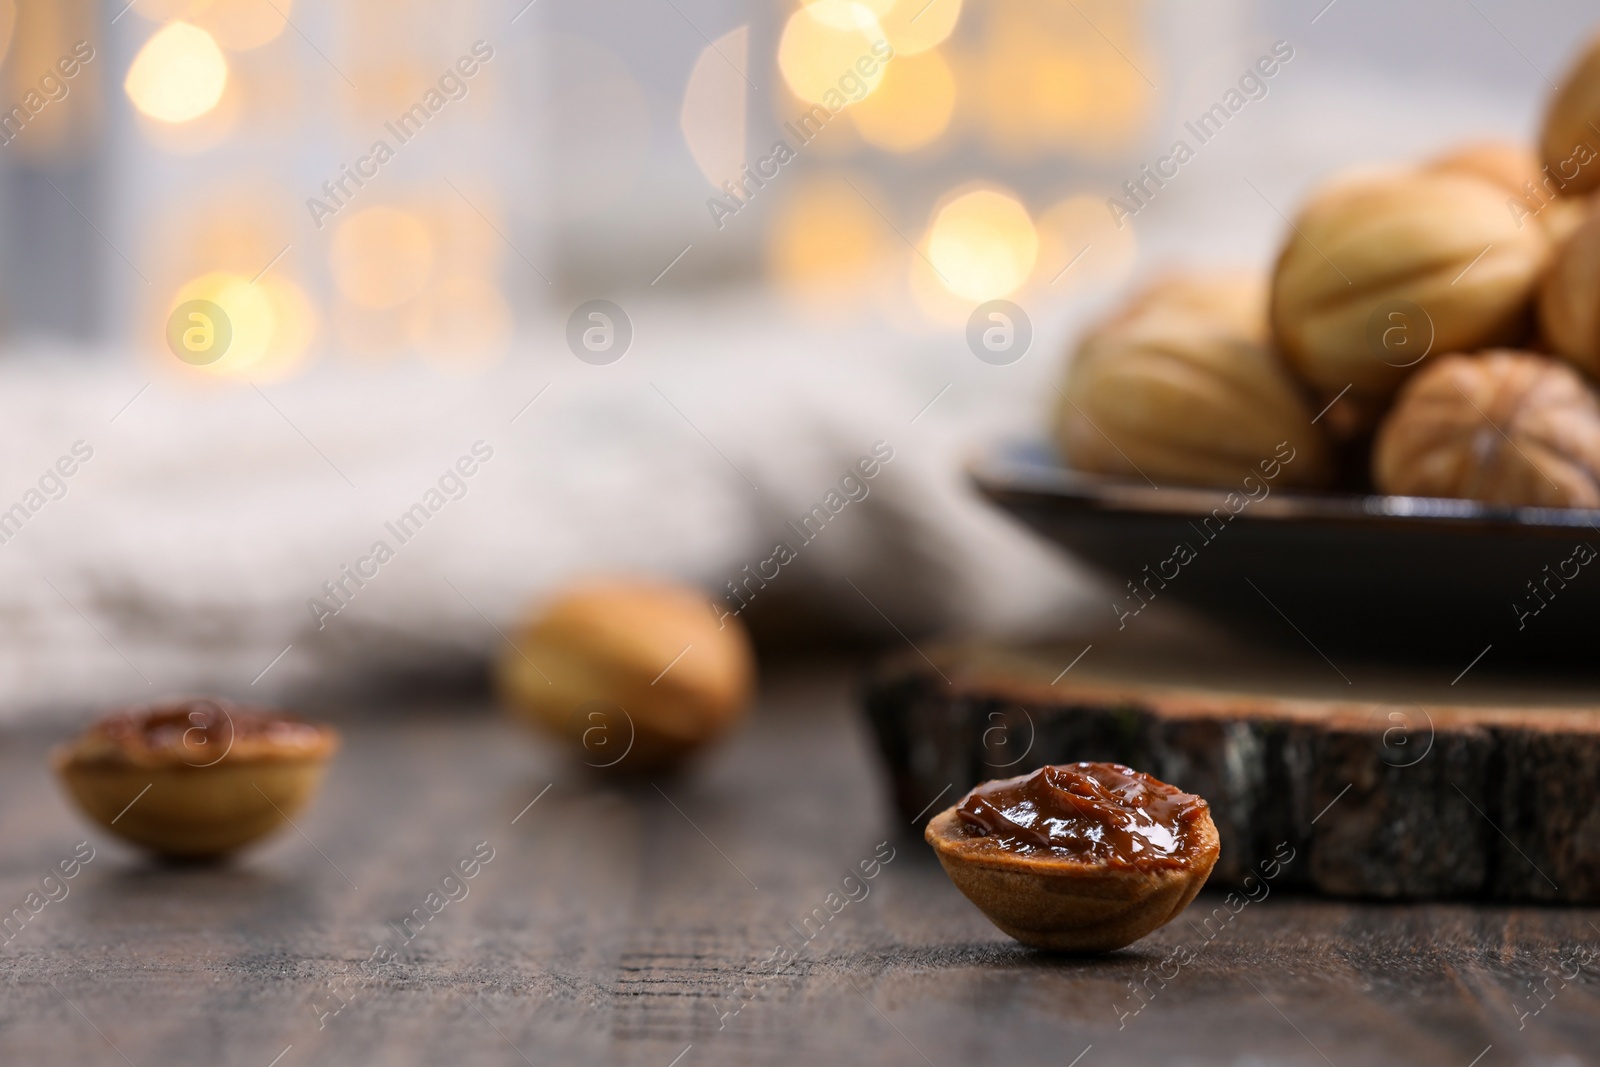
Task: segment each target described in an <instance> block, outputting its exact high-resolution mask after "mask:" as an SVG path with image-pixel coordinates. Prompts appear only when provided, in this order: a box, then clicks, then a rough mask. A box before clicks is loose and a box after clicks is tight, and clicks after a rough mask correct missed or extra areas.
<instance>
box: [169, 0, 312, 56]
mask: <svg viewBox="0 0 1600 1067" xmlns="http://www.w3.org/2000/svg"><path fill="white" fill-rule="evenodd" d="M293 9H294V0H271V2H270V3H269V2H268V0H209V2H207V3H205V4H204V5H203V6H202V7H201V9H200V10H199V11H197V12H196V13H195V14H194V15H193V16H191V17H192V18H193V20H194V22H195V24H196V25H198V26H200V27H202V28H204V29H205V30H207V31H208V32H209V33H210V34H211V36H212V37H214V38H216V41H217V43H218V44H219V45H221V46H222V47H223V48H227V49H230V50H232V51H235V52H244V51H248V50H249V49H252V48H260V47H261V46H262V45H264V44H266V43H267V42H269V41H272V40H274V39H276V38H277V36H278V35H279V34H281V33H282V32H283V28H284V26H286V25H287V24H288V21H289V17H290V13H291V12H292V11H293Z"/></svg>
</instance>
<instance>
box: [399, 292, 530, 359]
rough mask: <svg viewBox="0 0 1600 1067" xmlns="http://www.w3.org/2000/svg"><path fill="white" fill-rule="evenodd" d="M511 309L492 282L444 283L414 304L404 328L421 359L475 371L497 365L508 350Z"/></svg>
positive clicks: (509, 345)
mask: <svg viewBox="0 0 1600 1067" xmlns="http://www.w3.org/2000/svg"><path fill="white" fill-rule="evenodd" d="M513 325H514V324H513V322H512V317H511V308H510V306H509V305H508V304H507V303H506V300H505V297H504V296H502V295H501V293H500V289H499V287H498V286H496V285H495V284H494V283H493V282H491V281H488V280H487V279H484V278H477V277H471V276H457V277H452V278H445V279H444V280H443V281H441V282H439V284H437V285H433V286H430V287H429V288H428V292H427V293H426V294H425V295H424V296H423V298H422V299H421V300H419V301H418V302H417V307H416V310H415V312H414V313H413V314H412V315H411V316H410V320H409V322H408V323H407V326H408V333H409V334H410V336H411V343H412V344H413V345H415V346H416V347H417V349H418V350H419V351H420V352H421V353H422V355H423V358H425V359H427V360H428V361H429V362H431V363H435V364H437V365H439V366H441V367H444V368H445V369H447V370H452V371H477V370H483V369H485V368H487V367H490V366H493V365H494V364H495V363H498V362H499V361H500V359H501V358H502V357H504V356H505V354H506V352H507V350H508V349H509V348H510V347H511V331H512V327H513Z"/></svg>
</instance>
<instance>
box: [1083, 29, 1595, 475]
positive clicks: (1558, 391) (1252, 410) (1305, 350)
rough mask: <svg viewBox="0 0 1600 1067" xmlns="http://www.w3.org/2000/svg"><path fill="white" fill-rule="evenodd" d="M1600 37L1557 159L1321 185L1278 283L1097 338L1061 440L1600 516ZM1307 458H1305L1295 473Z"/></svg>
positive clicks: (1492, 161)
mask: <svg viewBox="0 0 1600 1067" xmlns="http://www.w3.org/2000/svg"><path fill="white" fill-rule="evenodd" d="M1596 190H1600V37H1597V38H1596V39H1595V40H1594V41H1592V42H1591V43H1590V44H1589V46H1588V47H1587V49H1586V50H1585V52H1584V53H1583V55H1582V56H1581V57H1580V59H1579V60H1578V63H1577V65H1576V66H1575V68H1574V69H1573V70H1572V71H1571V72H1570V73H1569V74H1568V75H1567V77H1566V79H1565V80H1564V82H1563V88H1562V89H1561V90H1560V91H1559V92H1557V93H1556V95H1555V97H1554V98H1553V99H1552V100H1551V102H1550V104H1549V108H1548V111H1547V113H1546V115H1545V120H1544V129H1543V132H1542V135H1541V137H1540V143H1539V151H1538V152H1537V153H1535V152H1534V151H1533V150H1532V149H1527V148H1523V147H1521V146H1517V145H1513V144H1501V143H1486V144H1478V145H1472V146H1468V147H1465V148H1463V149H1460V150H1458V151H1455V152H1451V153H1449V154H1447V155H1445V156H1442V157H1440V158H1437V159H1433V160H1430V161H1427V162H1425V163H1423V164H1421V165H1420V166H1414V167H1409V168H1406V169H1401V170H1395V169H1391V170H1384V171H1367V172H1363V173H1361V174H1357V175H1348V176H1344V177H1341V178H1339V179H1336V180H1334V181H1332V182H1330V183H1329V184H1328V185H1326V186H1325V187H1323V188H1321V189H1319V190H1318V191H1317V192H1316V193H1315V194H1314V195H1313V196H1312V197H1311V198H1310V200H1309V201H1308V202H1307V203H1306V204H1304V205H1303V206H1302V207H1301V208H1300V210H1299V212H1298V213H1297V215H1296V217H1295V219H1294V220H1293V225H1292V226H1291V228H1290V231H1289V233H1288V238H1287V244H1286V245H1285V247H1284V249H1283V251H1282V253H1281V254H1280V255H1279V257H1278V261H1277V265H1276V268H1275V269H1274V271H1273V274H1272V276H1271V278H1270V279H1263V278H1260V277H1255V276H1251V275H1245V274H1229V273H1225V272H1216V271H1208V272H1205V273H1190V274H1184V275H1171V276H1168V277H1166V278H1163V279H1161V280H1159V281H1157V282H1156V283H1154V284H1153V285H1151V286H1149V287H1148V288H1146V289H1145V290H1144V291H1143V292H1141V293H1140V294H1139V295H1138V296H1136V297H1135V298H1134V299H1133V300H1132V301H1131V302H1129V303H1128V304H1127V305H1126V306H1125V307H1123V308H1122V309H1120V310H1119V311H1117V312H1116V313H1115V314H1113V315H1112V316H1111V317H1110V318H1109V319H1107V320H1106V321H1104V322H1102V323H1101V324H1100V325H1098V326H1097V327H1095V328H1094V329H1093V330H1091V331H1090V332H1089V333H1088V335H1087V336H1085V337H1084V338H1083V339H1082V340H1081V342H1080V343H1079V346H1078V349H1077V354H1076V357H1075V358H1074V360H1073V361H1072V363H1071V366H1070V368H1069V371H1068V376H1067V381H1066V385H1065V388H1064V390H1063V392H1062V398H1061V402H1060V404H1059V406H1058V408H1057V414H1056V419H1055V430H1056V437H1057V442H1058V444H1059V445H1060V447H1061V449H1062V451H1063V453H1064V455H1065V456H1066V458H1067V460H1068V462H1069V463H1070V464H1071V465H1072V466H1073V467H1075V468H1077V469H1079V470H1083V471H1089V472H1095V473H1101V474H1111V475H1119V476H1124V477H1129V478H1138V479H1141V480H1143V479H1149V480H1151V481H1153V482H1155V483H1157V484H1159V485H1214V486H1228V487H1235V486H1237V485H1239V484H1240V483H1241V481H1242V479H1244V478H1246V477H1248V476H1251V475H1255V476H1257V477H1259V476H1261V472H1263V471H1269V470H1270V471H1272V472H1273V473H1274V475H1275V483H1276V485H1277V486H1278V487H1285V486H1292V487H1299V488H1304V489H1322V488H1331V487H1341V488H1348V489H1366V488H1368V487H1369V486H1370V487H1371V488H1375V489H1376V490H1377V491H1379V492H1383V493H1395V494H1403V495H1410V496H1431V497H1460V498H1468V499H1473V500H1480V501H1483V502H1486V503H1490V504H1498V505H1507V506H1542V507H1600V402H1597V400H1596V394H1595V379H1596V378H1600V210H1597V209H1600V196H1597V195H1596ZM1285 457H1289V458H1288V459H1287V460H1286V458H1285Z"/></svg>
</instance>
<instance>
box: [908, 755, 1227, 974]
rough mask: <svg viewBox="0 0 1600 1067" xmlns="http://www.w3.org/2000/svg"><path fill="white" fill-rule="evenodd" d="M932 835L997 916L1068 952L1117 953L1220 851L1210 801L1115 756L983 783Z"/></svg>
mask: <svg viewBox="0 0 1600 1067" xmlns="http://www.w3.org/2000/svg"><path fill="white" fill-rule="evenodd" d="M925 836H926V838H927V840H928V843H929V844H930V845H932V846H933V849H934V852H935V853H937V854H938V857H939V862H940V863H941V864H942V865H943V866H944V869H945V873H946V874H948V875H949V876H950V880H951V881H953V882H954V883H955V884H956V888H958V889H960V890H961V892H962V893H964V894H965V895H966V897H967V899H968V900H970V901H972V902H973V903H974V904H976V905H977V906H978V909H979V910H980V911H982V912H983V913H984V914H985V915H987V916H988V917H989V920H990V921H991V922H993V923H994V924H995V925H996V926H998V927H999V928H1000V929H1001V930H1003V931H1005V932H1006V933H1007V934H1009V935H1011V936H1012V937H1014V938H1016V939H1017V940H1018V941H1021V942H1022V943H1023V944H1025V945H1030V946H1032V947H1034V948H1043V949H1055V950H1059V951H1069V952H1110V951H1111V950H1113V949H1118V948H1122V947H1124V946H1126V945H1130V944H1132V943H1133V942H1135V941H1137V940H1139V939H1140V938H1141V937H1144V936H1145V935H1146V934H1148V933H1150V932H1151V931H1152V930H1155V929H1156V928H1158V927H1160V926H1163V925H1165V924H1166V923H1168V922H1170V921H1171V920H1172V919H1174V918H1175V917H1176V916H1177V915H1178V913H1179V912H1181V911H1183V909H1184V908H1186V907H1188V906H1189V902H1190V901H1192V900H1193V899H1194V897H1195V894H1196V893H1198V892H1200V887H1201V886H1203V885H1205V882H1206V879H1207V878H1208V877H1209V876H1210V874H1211V868H1212V867H1214V866H1215V865H1216V862H1217V856H1218V855H1219V853H1220V846H1219V843H1218V840H1217V828H1216V825H1215V824H1214V823H1213V822H1212V821H1211V808H1210V805H1208V804H1207V803H1206V802H1205V801H1204V800H1202V799H1201V798H1200V797H1197V796H1194V795H1192V794H1189V793H1184V792H1181V791H1180V790H1178V789H1177V788H1175V787H1173V786H1170V785H1167V784H1166V783H1165V782H1161V781H1158V780H1157V779H1155V778H1152V777H1151V776H1150V775H1148V774H1141V773H1140V772H1138V771H1135V770H1132V769H1131V768H1128V767H1124V766H1122V765H1121V764H1116V763H1070V764H1063V765H1059V766H1050V767H1044V768H1041V769H1040V770H1037V771H1034V772H1033V773H1032V774H1026V775H1022V776H1021V777H1018V778H1006V779H1002V780H1000V781H993V782H985V783H984V784H982V785H980V786H978V787H977V788H976V789H974V790H972V792H970V793H968V794H967V795H966V796H965V797H963V798H962V799H961V801H960V803H958V804H956V805H955V806H954V807H951V808H947V809H945V810H944V811H942V812H940V813H939V814H938V815H936V816H934V818H933V819H932V821H930V822H929V823H928V828H927V831H926V833H925Z"/></svg>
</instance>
